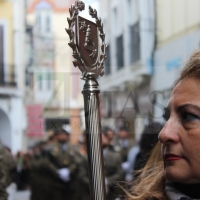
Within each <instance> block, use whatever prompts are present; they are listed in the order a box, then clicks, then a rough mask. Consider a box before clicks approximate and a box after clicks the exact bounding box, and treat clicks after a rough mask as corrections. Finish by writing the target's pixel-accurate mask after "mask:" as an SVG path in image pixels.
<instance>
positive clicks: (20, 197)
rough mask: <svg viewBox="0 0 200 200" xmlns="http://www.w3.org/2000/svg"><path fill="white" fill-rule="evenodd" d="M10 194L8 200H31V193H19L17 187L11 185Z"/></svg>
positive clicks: (8, 189) (8, 190)
mask: <svg viewBox="0 0 200 200" xmlns="http://www.w3.org/2000/svg"><path fill="white" fill-rule="evenodd" d="M7 192H8V200H30V194H31V193H30V191H29V190H24V191H17V190H16V185H15V184H11V185H10V186H9V187H8V188H7Z"/></svg>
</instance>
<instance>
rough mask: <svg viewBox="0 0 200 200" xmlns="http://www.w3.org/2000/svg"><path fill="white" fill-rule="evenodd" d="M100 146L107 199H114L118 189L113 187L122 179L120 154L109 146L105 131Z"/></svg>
mask: <svg viewBox="0 0 200 200" xmlns="http://www.w3.org/2000/svg"><path fill="white" fill-rule="evenodd" d="M101 135H102V147H103V158H104V174H105V182H106V190H107V195H106V199H107V200H114V199H116V198H117V195H118V191H117V190H116V189H115V187H116V184H117V183H118V182H119V181H123V180H124V172H123V169H122V167H121V163H122V160H121V156H120V154H119V153H117V152H115V151H113V150H111V149H110V148H109V139H108V138H107V136H106V134H105V132H102V134H101Z"/></svg>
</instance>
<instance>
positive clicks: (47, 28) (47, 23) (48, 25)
mask: <svg viewBox="0 0 200 200" xmlns="http://www.w3.org/2000/svg"><path fill="white" fill-rule="evenodd" d="M50 30H51V28H50V18H49V16H46V32H47V33H48V32H50Z"/></svg>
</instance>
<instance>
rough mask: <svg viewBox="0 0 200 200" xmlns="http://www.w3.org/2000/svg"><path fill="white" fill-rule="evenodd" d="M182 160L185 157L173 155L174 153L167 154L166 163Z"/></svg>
mask: <svg viewBox="0 0 200 200" xmlns="http://www.w3.org/2000/svg"><path fill="white" fill-rule="evenodd" d="M180 159H183V157H182V156H178V155H175V154H172V153H169V154H165V160H166V161H173V160H180Z"/></svg>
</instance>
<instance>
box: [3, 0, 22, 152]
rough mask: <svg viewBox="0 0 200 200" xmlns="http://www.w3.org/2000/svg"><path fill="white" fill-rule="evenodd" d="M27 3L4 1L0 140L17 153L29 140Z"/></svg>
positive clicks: (19, 0)
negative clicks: (26, 65) (27, 111)
mask: <svg viewBox="0 0 200 200" xmlns="http://www.w3.org/2000/svg"><path fill="white" fill-rule="evenodd" d="M24 39H25V5H24V1H23V0H15V1H9V0H1V1H0V127H1V131H0V140H1V142H2V143H3V144H4V145H6V146H7V147H9V148H11V150H12V151H13V152H16V151H18V150H20V149H21V148H22V147H23V146H24V145H25V143H26V139H25V138H26V137H25V135H26V132H25V129H26V112H25V107H24V95H25V93H24V92H25V85H24V77H25V74H24V71H25V59H24V55H25V51H24V47H25V43H24Z"/></svg>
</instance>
